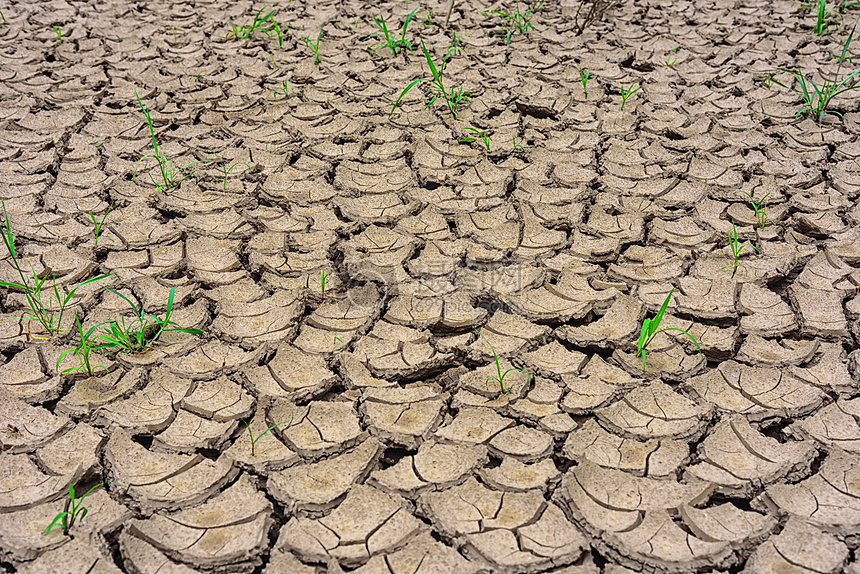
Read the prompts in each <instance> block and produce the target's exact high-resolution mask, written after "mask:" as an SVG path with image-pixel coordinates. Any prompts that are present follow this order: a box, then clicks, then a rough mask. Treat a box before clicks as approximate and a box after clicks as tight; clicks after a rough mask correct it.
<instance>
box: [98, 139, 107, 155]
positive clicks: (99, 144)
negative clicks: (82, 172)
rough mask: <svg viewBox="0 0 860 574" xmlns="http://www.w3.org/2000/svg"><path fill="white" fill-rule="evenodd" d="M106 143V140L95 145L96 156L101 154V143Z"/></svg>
mask: <svg viewBox="0 0 860 574" xmlns="http://www.w3.org/2000/svg"><path fill="white" fill-rule="evenodd" d="M106 141H107V140H101V141H100V142H98V143H96V153H97V154H99V155H101V154H102V150H101V146H102V144H103V143H105V142H106Z"/></svg>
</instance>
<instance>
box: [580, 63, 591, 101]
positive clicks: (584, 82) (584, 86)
mask: <svg viewBox="0 0 860 574" xmlns="http://www.w3.org/2000/svg"><path fill="white" fill-rule="evenodd" d="M590 75H591V71H590V70H583V69H582V68H580V69H579V83H581V84H582V91H583V92H584V93H585V97H586V98H588V76H590Z"/></svg>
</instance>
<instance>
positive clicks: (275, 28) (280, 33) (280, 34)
mask: <svg viewBox="0 0 860 574" xmlns="http://www.w3.org/2000/svg"><path fill="white" fill-rule="evenodd" d="M273 12H274V10H273ZM269 22H271V23H272V27H271V28H269V29H264V28H263V29H261V30H262V32H263V34H265V35H266V36H268V37H269V38H271V37H272V34H275V36H276V37H277V38H278V48H283V47H284V31H285V30H286V29H287V28H289V27H290V26H292V24H287V25H286V26H284V27H283V28H281V25H280V24H278V21H277V20H275V16H274V15H273V14H269Z"/></svg>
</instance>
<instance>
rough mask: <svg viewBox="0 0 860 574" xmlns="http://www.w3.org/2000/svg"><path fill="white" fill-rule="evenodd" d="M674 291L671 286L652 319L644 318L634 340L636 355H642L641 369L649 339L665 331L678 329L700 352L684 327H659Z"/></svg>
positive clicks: (651, 339)
mask: <svg viewBox="0 0 860 574" xmlns="http://www.w3.org/2000/svg"><path fill="white" fill-rule="evenodd" d="M674 292H675V288H674V287H673V288H672V290H671V291H669V294H668V295H666V300H665V301H663V305H662V306H661V307H660V310H659V311H657V315H656V316H655V317H654V318H653V319H645V320H644V321H643V322H642V329H641V330H640V331H639V340H638V341H637V342H636V356H637V357H639V356H641V357H642V368H643V369H644V368H645V367H646V366H647V365H646V363H645V358H646V353H645V349H646V348H647V347H648V345H649V344H650V343H651V341H653V340H654V337H656V336H657V335H659V334H660V333H663V332H665V331H680V332H681V333H684V334H685V335H687V337H689V338H690V340H691V341H693V344H694V345H696V348H697V349H699V352H700V353H701V352H702V348H701V347H699V343H697V342H696V339H694V338H693V336H692V335H691V334H689V333H688V332H687V331H685V330H684V329H679V328H677V327H666V328H665V329H660V323H661V322H662V321H663V314H664V313H665V312H666V308H667V307H668V306H669V300H670V299H671V298H672V293H674Z"/></svg>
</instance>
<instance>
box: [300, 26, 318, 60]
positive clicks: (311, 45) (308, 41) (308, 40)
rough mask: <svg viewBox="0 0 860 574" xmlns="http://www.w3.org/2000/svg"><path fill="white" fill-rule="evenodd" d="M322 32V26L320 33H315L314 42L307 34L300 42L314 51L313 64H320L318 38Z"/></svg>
mask: <svg viewBox="0 0 860 574" xmlns="http://www.w3.org/2000/svg"><path fill="white" fill-rule="evenodd" d="M322 33H323V31H322V28H320V33H319V34H318V35H317V41H316V43H314V41H313V40H311V37H310V36H308V37H307V38H302V42H304V43H305V46H307V47H308V48H310V49H311V50H313V51H314V64H316V65H317V66H319V65H320V38H322Z"/></svg>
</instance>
